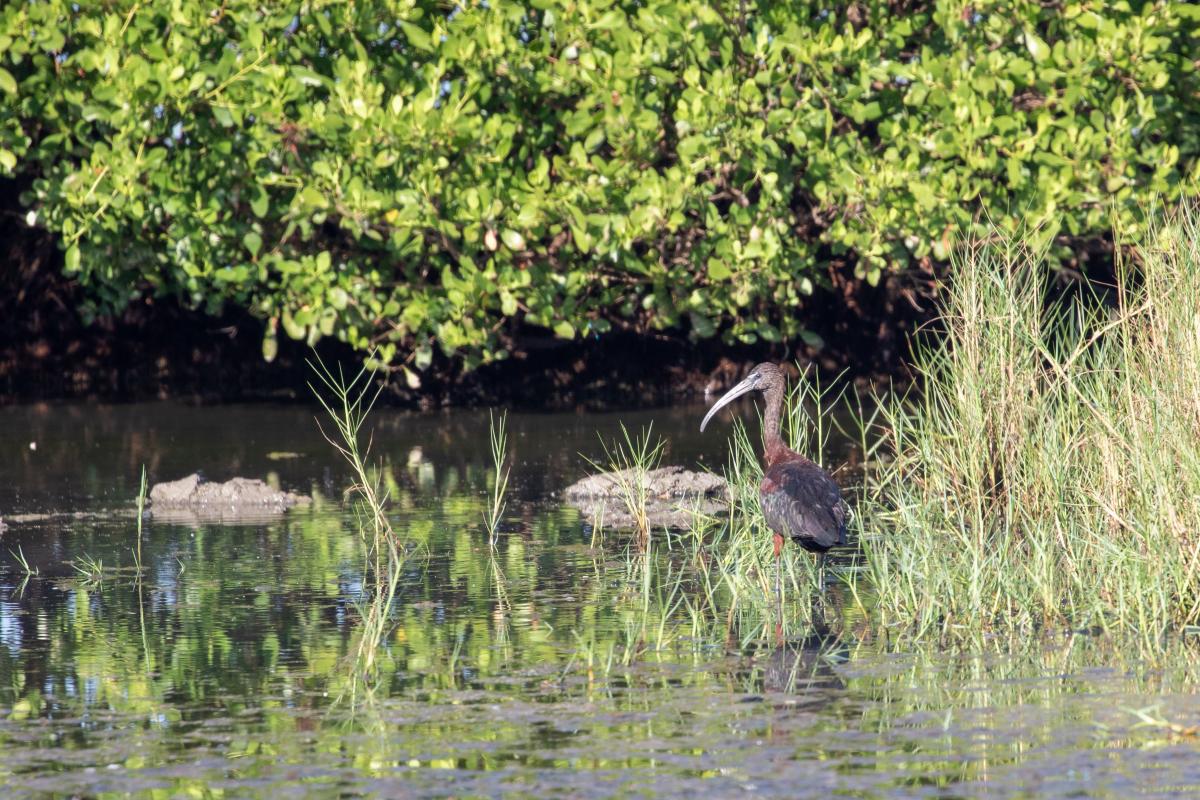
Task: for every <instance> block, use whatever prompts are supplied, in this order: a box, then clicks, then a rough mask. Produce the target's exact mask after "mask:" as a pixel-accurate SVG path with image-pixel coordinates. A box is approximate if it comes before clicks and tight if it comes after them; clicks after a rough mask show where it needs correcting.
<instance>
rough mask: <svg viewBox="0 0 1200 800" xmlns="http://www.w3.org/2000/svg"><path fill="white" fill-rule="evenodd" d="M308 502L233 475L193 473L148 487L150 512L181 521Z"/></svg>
mask: <svg viewBox="0 0 1200 800" xmlns="http://www.w3.org/2000/svg"><path fill="white" fill-rule="evenodd" d="M311 502H312V499H311V498H309V497H306V496H304V495H299V494H293V493H291V492H283V491H280V490H278V489H272V488H271V487H270V486H268V485H267V484H265V483H263V482H262V481H260V480H257V479H253V478H233V479H232V480H228V481H225V482H224V483H217V482H209V481H205V480H204V478H202V477H200V476H199V475H198V474H195V473H193V474H191V475H188V476H187V477H186V478H180V479H179V480H177V481H165V482H163V483H156V484H154V488H152V489H151V490H150V507H151V513H152V514H154V516H156V517H167V518H169V519H177V520H178V521H181V522H184V521H193V520H195V521H204V520H209V519H222V520H229V519H232V518H240V517H247V516H249V517H260V516H264V515H267V516H270V515H276V514H280V513H282V512H283V511H284V510H286V509H288V508H291V507H292V506H295V505H305V504H308V503H311Z"/></svg>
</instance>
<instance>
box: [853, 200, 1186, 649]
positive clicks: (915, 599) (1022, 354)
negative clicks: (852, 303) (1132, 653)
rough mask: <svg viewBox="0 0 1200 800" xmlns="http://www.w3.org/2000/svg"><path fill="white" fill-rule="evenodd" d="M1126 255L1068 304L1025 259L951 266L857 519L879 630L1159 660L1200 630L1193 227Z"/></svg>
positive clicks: (1005, 255) (1001, 257)
mask: <svg viewBox="0 0 1200 800" xmlns="http://www.w3.org/2000/svg"><path fill="white" fill-rule="evenodd" d="M1132 253H1133V256H1132V258H1133V261H1134V262H1135V263H1136V269H1135V268H1134V267H1133V265H1131V264H1125V265H1124V268H1123V269H1121V270H1120V275H1119V279H1118V285H1117V286H1116V287H1114V288H1111V289H1108V290H1105V287H1092V288H1090V289H1088V288H1085V289H1084V291H1083V292H1082V293H1080V294H1079V295H1077V296H1074V297H1072V298H1071V299H1070V300H1051V299H1049V294H1048V293H1049V291H1050V289H1051V286H1050V284H1049V281H1050V276H1049V274H1048V270H1047V268H1046V267H1045V265H1044V264H1043V263H1042V261H1041V259H1040V258H1039V257H1038V254H1037V253H1033V252H1030V251H1028V250H1026V249H1025V248H1023V247H1022V246H1020V244H1019V243H1015V242H1012V241H995V240H993V241H989V242H986V243H979V244H977V245H975V246H972V247H969V248H966V249H965V251H964V252H963V254H962V255H961V256H960V258H959V259H958V261H957V263H956V264H955V268H954V270H953V274H952V275H951V279H950V280H949V281H948V284H947V294H946V297H945V301H944V302H945V305H944V314H943V316H942V320H941V327H942V330H940V331H938V332H936V333H935V334H933V335H932V336H931V337H930V339H929V341H927V342H926V344H925V346H924V347H923V348H921V349H920V350H919V353H918V356H917V358H916V365H915V366H916V369H917V372H918V375H919V382H918V383H919V388H918V390H917V391H916V392H914V393H913V394H911V395H910V396H908V397H905V398H897V399H891V400H887V401H885V402H884V405H883V420H882V426H881V430H882V434H881V435H882V437H883V450H884V451H885V452H887V453H888V454H889V455H890V457H891V458H890V461H889V462H888V463H886V464H885V465H883V466H877V467H876V468H875V469H874V470H871V471H870V472H869V473H868V476H867V484H866V489H865V490H864V494H863V497H862V499H861V501H860V503H859V515H858V523H857V527H858V528H859V530H860V533H861V535H862V541H863V547H864V550H865V554H866V564H867V568H866V570H867V577H869V579H870V584H871V586H870V589H871V591H872V593H873V594H874V606H875V611H876V613H877V614H878V615H879V619H880V621H881V622H882V623H883V624H884V625H885V626H887V627H891V628H895V629H898V630H904V631H907V632H909V633H914V634H917V635H929V634H934V635H945V634H952V633H963V632H967V633H972V634H982V633H987V632H989V631H997V630H1000V629H1006V630H1008V631H1010V632H1012V631H1017V632H1025V633H1034V632H1037V631H1041V630H1046V629H1057V628H1070V629H1080V628H1099V629H1104V630H1122V631H1124V632H1127V633H1133V634H1135V635H1136V636H1138V637H1140V639H1141V640H1142V641H1143V642H1146V643H1153V642H1154V641H1156V640H1158V639H1160V638H1161V637H1162V636H1163V635H1164V634H1166V633H1168V632H1172V631H1180V630H1182V629H1184V628H1185V627H1186V626H1191V625H1195V624H1197V623H1198V622H1200V591H1198V588H1200V583H1198V582H1197V577H1198V575H1197V570H1198V568H1200V213H1198V212H1197V211H1196V209H1194V208H1185V209H1183V210H1181V211H1179V212H1177V213H1175V214H1173V215H1172V216H1170V217H1169V218H1168V219H1167V220H1166V221H1165V222H1163V223H1162V224H1161V225H1160V226H1159V227H1158V228H1156V229H1154V230H1153V231H1152V233H1151V234H1150V236H1149V238H1148V240H1147V241H1146V242H1145V243H1143V244H1141V245H1140V246H1137V247H1135V248H1133V250H1132ZM1102 290H1104V291H1102Z"/></svg>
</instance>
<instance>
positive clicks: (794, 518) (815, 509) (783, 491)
mask: <svg viewBox="0 0 1200 800" xmlns="http://www.w3.org/2000/svg"><path fill="white" fill-rule="evenodd" d="M759 488H760V500H761V502H762V510H763V516H764V517H765V518H766V521H767V525H768V526H769V527H770V528H771V530H773V531H777V532H778V533H780V534H782V535H784V536H787V537H789V538H791V539H794V540H796V541H797V542H798V543H799V544H800V545H801V546H802V547H805V548H807V549H810V550H828V549H829V548H830V547H836V546H838V545H843V544H845V543H846V504H845V503H844V502H843V501H842V492H841V490H840V489H838V485H837V484H836V483H834V481H833V478H831V477H829V474H828V473H826V472H825V470H823V469H821V468H820V467H819V466H817V465H816V464H814V463H812V462H811V461H804V462H801V461H785V462H783V463H781V464H776V465H774V466H772V467H771V468H770V469H768V470H767V472H766V474H765V475H764V476H763V481H762V485H761V486H760V487H759Z"/></svg>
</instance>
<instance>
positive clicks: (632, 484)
mask: <svg viewBox="0 0 1200 800" xmlns="http://www.w3.org/2000/svg"><path fill="white" fill-rule="evenodd" d="M630 494H633V495H637V496H643V495H644V497H645V499H646V518H647V522H648V523H649V524H650V526H651V527H652V528H674V529H682V528H687V527H689V526H690V525H691V523H692V520H693V519H694V518H695V515H696V514H697V513H699V514H716V513H719V512H720V511H722V510H724V508H725V506H726V505H728V503H729V484H728V483H726V481H725V479H724V478H722V477H720V476H719V475H713V474H712V473H709V472H693V471H692V470H688V469H684V468H683V467H662V468H660V469H652V470H645V471H640V470H636V469H626V470H620V471H619V472H602V473H600V474H599V475H590V476H588V477H586V478H584V479H583V480H580V481H576V482H575V483H573V484H571V485H570V486H568V487H567V489H566V491H565V495H566V498H567V502H568V503H570V504H571V505H573V506H575V507H576V508H578V509H579V510H580V511H582V512H583V513H584V514H586V515H587V516H588V517H590V518H592V519H595V520H599V521H600V523H601V524H602V525H603V526H604V527H608V528H616V529H628V528H634V527H636V520H635V519H634V516H633V514H632V513H631V511H630V509H629V501H630V498H629V497H628V495H630Z"/></svg>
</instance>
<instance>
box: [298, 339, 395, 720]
mask: <svg viewBox="0 0 1200 800" xmlns="http://www.w3.org/2000/svg"><path fill="white" fill-rule="evenodd" d="M310 366H311V367H312V369H313V372H314V373H315V374H316V376H317V379H318V384H317V385H313V384H310V388H311V389H312V391H313V394H314V395H315V396H316V397H317V399H318V401H319V402H320V403H321V406H322V408H323V409H324V410H325V414H326V417H327V419H328V420H329V421H330V422H331V423H332V425H333V429H334V433H328V432H326V430H325V428H324V426H322V425H321V423H320V421H318V426H319V427H320V428H321V433H322V435H323V436H324V437H325V439H326V441H328V442H329V444H330V445H332V446H333V448H334V449H335V450H337V452H338V453H340V454H341V456H342V457H343V458H344V459H345V461H346V463H347V464H349V465H350V468H351V472H352V474H353V476H354V484H353V485H352V486H351V487H350V488H349V489H348V490H347V495H348V496H352V497H354V498H355V499H356V500H357V502H356V503H355V504H354V506H353V507H354V511H355V514H356V516H357V519H358V526H359V532H360V535H361V537H362V540H363V544H364V562H365V567H364V581H363V585H364V586H365V587H367V590H368V592H369V595H368V597H367V598H366V599H364V600H363V601H361V602H360V603H358V604H357V605H358V612H359V617H360V619H361V623H360V626H359V632H358V640H357V644H356V645H355V647H354V663H353V667H352V675H353V680H352V681H351V684H350V689H349V690H348V691H349V694H350V701H351V703H352V704H353V703H355V702H356V701H357V694H356V693H357V691H358V689H359V678H360V677H361V678H362V679H363V688H364V691H365V693H366V695H367V696H370V694H371V692H372V690H373V686H374V680H373V678H374V676H375V675H377V674H378V667H379V664H378V661H379V658H380V653H379V649H380V646H381V645H382V644H383V642H384V641H385V640H386V638H387V634H388V632H389V630H390V629H391V615H392V608H393V603H394V601H395V598H396V592H397V590H398V588H399V582H400V577H401V574H402V570H403V567H404V564H405V561H406V559H407V556H408V553H407V548H406V546H405V542H403V541H402V540H401V539H400V536H399V535H398V534H397V533H396V531H395V530H394V529H393V528H392V524H391V521H390V520H389V519H388V516H387V504H388V497H389V495H390V491H391V490H390V488H389V487H390V485H391V476H390V474H389V472H388V471H387V470H386V469H383V468H381V467H375V466H372V465H371V464H370V462H369V456H370V451H371V439H370V437H368V438H367V442H366V443H365V444H363V443H362V442H361V439H362V429H363V426H364V424H365V423H366V420H367V416H368V415H369V414H370V412H371V409H372V407H373V406H374V404H375V401H376V400H377V399H378V397H379V393H380V391H381V390H382V386H381V385H378V384H376V383H375V381H374V371H373V370H371V369H369V368H367V367H364V368H362V369H361V370H359V372H358V373H357V374H356V375H355V376H354V377H353V378H351V379H349V380H347V379H346V377H345V375H344V374H343V373H342V372H341V370H340V369H339V370H338V372H337V373H336V374H334V372H333V371H332V370H330V369H329V368H327V367H326V366H325V365H324V364H323V363H322V362H321V361H320V360H317V361H315V362H310ZM326 393H328V395H329V396H328V397H327V396H326Z"/></svg>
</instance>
